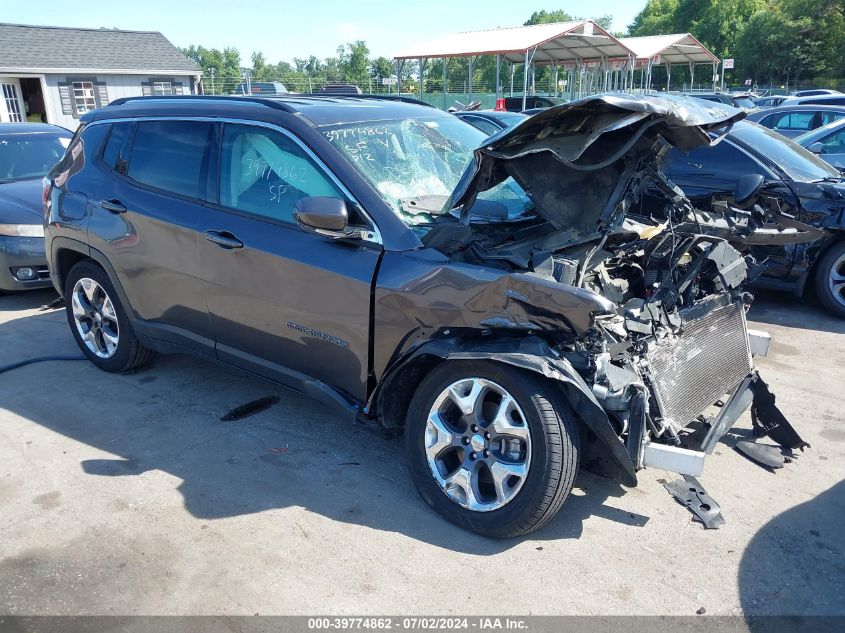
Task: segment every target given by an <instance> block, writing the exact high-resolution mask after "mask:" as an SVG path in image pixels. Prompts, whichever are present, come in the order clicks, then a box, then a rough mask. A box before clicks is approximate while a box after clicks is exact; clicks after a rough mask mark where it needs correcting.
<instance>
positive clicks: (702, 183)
mask: <svg viewBox="0 0 845 633" xmlns="http://www.w3.org/2000/svg"><path fill="white" fill-rule="evenodd" d="M667 168H668V172H669V176H670V177H671V179H672V180H673V181H674V182H675V183H676V184H677V185H679V186H680V187H681V188H682V189H683V190H684V192H685V193H686V195H687V196H689V197H690V198H692V199H693V201H694V202H696V203H698V204H699V205H700V206H706V204H707V201H708V200H710V199H711V198H713V197H716V198H726V199H730V197H731V196H732V195H733V192H734V189H735V187H736V186H737V183H738V181H739V179H740V178H741V177H742V176H744V175H746V174H751V173H756V174H760V175H761V176H762V177H763V178H764V180H765V185H764V187H763V197H764V199H765V198H768V199H769V205H770V206H779V207H780V208H781V209H782V210H783V211H785V212H787V213H790V214H793V215H794V216H795V217H796V218H797V219H798V220H800V221H802V222H805V223H807V224H809V225H812V226H813V227H816V228H818V229H823V230H824V231H825V233H824V235H823V236H821V237H820V238H819V239H817V240H814V241H812V242H808V243H805V244H799V245H797V246H796V245H787V246H778V245H773V246H759V247H756V255H757V258H758V259H759V260H766V261H767V267H766V271H765V274H764V275H763V276H762V277H761V278H760V279H759V280H758V282H757V283H758V284H759V285H762V286H766V287H770V288H775V289H778V290H785V291H789V292H793V293H795V294H796V295H799V296H800V295H802V294H803V293H804V290H805V289H806V287H807V285H808V284H810V285H815V289H816V292H817V294H818V296H819V298H820V299H821V301H822V302H823V303H824V305H825V306H826V307H827V308H828V309H829V310H830V311H831V312H833V313H834V314H836V315H838V316H840V317H845V239H843V238H845V183H843V181H842V178H841V176H840V173H839V171H838V170H836V169H834V168H833V167H831V166H830V165H828V164H827V163H825V162H824V161H822V160H821V159H819V158H818V157H817V156H815V155H814V154H812V153H810V152H808V151H807V150H805V149H804V148H803V147H801V146H800V145H797V144H796V143H794V142H792V141H790V140H789V139H787V138H784V137H783V136H781V135H780V134H777V133H776V132H773V131H772V130H769V129H767V128H765V127H762V126H760V125H757V124H755V123H751V122H746V121H741V122H739V123H737V124H736V125H734V127H733V129H732V130H731V132H730V133H729V134H728V135H727V137H726V138H725V139H724V140H723V141H721V142H720V143H719V144H717V145H715V146H713V147H700V148H696V149H693V150H691V151H690V152H689V153H688V154H685V153H684V152H681V151H678V150H673V151H672V153H671V158H670V161H669V164H668V166H667Z"/></svg>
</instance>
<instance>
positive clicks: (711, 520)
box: [663, 475, 725, 530]
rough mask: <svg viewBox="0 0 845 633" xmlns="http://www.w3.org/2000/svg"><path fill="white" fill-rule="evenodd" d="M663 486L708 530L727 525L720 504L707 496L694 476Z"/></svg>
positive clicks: (686, 476) (687, 476)
mask: <svg viewBox="0 0 845 633" xmlns="http://www.w3.org/2000/svg"><path fill="white" fill-rule="evenodd" d="M663 486H664V487H665V488H666V490H668V491H669V493H670V494H671V495H672V496H673V497H675V499H677V500H678V503H680V504H681V505H683V506H685V507H687V508H689V510H690V512H692V513H693V514H694V515H695V517H696V518H697V519H698V520H699V521H701V522H702V523H703V524H704V527H705V528H706V529H708V530H715V529H718V528H719V527H720V526H722V525H724V524H725V518H724V517H723V516H722V510H721V508H720V507H719V504H718V503H716V502H715V501H714V500H713V498H712V497H711V496H710V495H708V494H707V492H706V491H705V490H704V487H703V486H702V485H701V483H700V482H699V481H698V479H696V478H695V477H693V476H692V475H684V478H683V479H678V480H676V481H670V482H668V483H666V484H663Z"/></svg>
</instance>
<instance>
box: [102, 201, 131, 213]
mask: <svg viewBox="0 0 845 633" xmlns="http://www.w3.org/2000/svg"><path fill="white" fill-rule="evenodd" d="M100 206H101V207H103V208H104V209H105V210H106V211H110V212H112V213H126V207H124V206H123V204H121V202H120V200H100Z"/></svg>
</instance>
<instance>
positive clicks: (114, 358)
mask: <svg viewBox="0 0 845 633" xmlns="http://www.w3.org/2000/svg"><path fill="white" fill-rule="evenodd" d="M65 312H66V314H67V319H68V324H69V325H70V329H71V332H72V333H73V337H74V338H75V339H76V343H77V345H79V348H80V349H81V350H82V352H83V353H84V354H85V356H87V357H88V359H89V360H90V361H91V362H92V363H94V364H95V365H96V366H97V367H99V368H100V369H102V370H104V371H109V372H123V371H128V370H130V369H133V368H135V367H138V366H140V365H142V364H144V363H145V362H147V361H148V360H149V358H150V355H151V352H150V350H148V349H147V348H145V347H144V346H143V345H141V343H140V342H139V341H138V338H137V337H136V336H135V330H134V329H133V328H132V324H131V323H130V322H129V318H128V316H127V313H126V310H125V309H124V307H123V305H122V304H121V303H120V300H119V299H118V297H117V293H116V292H115V290H114V286H113V285H112V283H111V280H110V279H109V277H108V275H107V274H106V272H105V271H104V270H103V269H102V268H100V266H98V265H97V264H95V263H94V262H91V261H82V262H79V263H78V264H76V265H75V266H74V267H73V268H71V270H70V272H69V273H68V276H67V279H66V280H65Z"/></svg>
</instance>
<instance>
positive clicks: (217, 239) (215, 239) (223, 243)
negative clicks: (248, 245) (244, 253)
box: [202, 231, 244, 249]
mask: <svg viewBox="0 0 845 633" xmlns="http://www.w3.org/2000/svg"><path fill="white" fill-rule="evenodd" d="M202 236H203V237H204V238H205V239H207V240H208V241H209V242H212V243H214V244H217V246H219V247H221V248H226V249H231V248H243V247H244V243H243V242H241V241H240V240H239V239H238V238H236V237H235V236H234V235H232V234H231V233H229V231H206V232H205V233H203V234H202Z"/></svg>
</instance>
